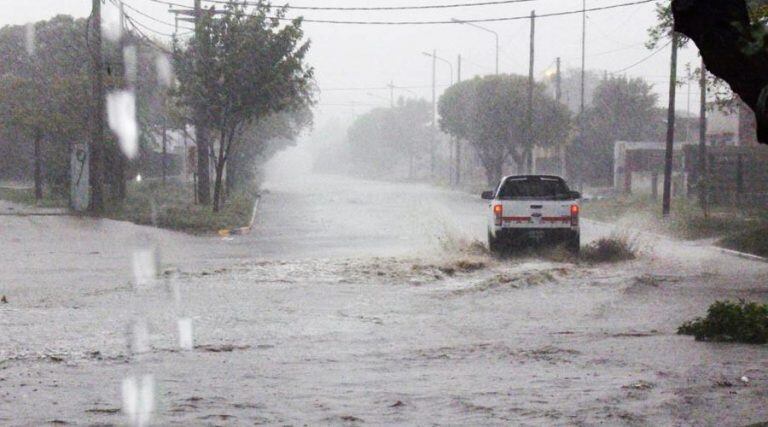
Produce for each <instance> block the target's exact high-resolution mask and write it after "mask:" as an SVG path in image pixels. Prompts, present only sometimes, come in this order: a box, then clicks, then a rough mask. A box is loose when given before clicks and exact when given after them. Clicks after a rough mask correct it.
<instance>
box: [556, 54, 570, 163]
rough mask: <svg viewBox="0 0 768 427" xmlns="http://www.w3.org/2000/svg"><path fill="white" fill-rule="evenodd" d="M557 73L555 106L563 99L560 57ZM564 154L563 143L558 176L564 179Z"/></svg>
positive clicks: (563, 143)
mask: <svg viewBox="0 0 768 427" xmlns="http://www.w3.org/2000/svg"><path fill="white" fill-rule="evenodd" d="M556 62H557V71H556V73H555V101H557V104H558V105H560V103H561V102H562V99H563V75H562V71H561V67H560V63H561V60H560V57H559V56H558V57H557V61H556ZM566 157H567V156H566V152H565V141H563V142H562V143H561V144H560V176H561V177H563V178H565V177H566V175H567V169H566V165H565V162H566Z"/></svg>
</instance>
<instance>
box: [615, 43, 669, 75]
mask: <svg viewBox="0 0 768 427" xmlns="http://www.w3.org/2000/svg"><path fill="white" fill-rule="evenodd" d="M671 43H672V42H671V41H669V42H667V43H666V44H664V46H662V47H660V48H658V49H656V50H655V51H653V52H652V53H651V54H650V55H648V56H646V57H645V58H643V59H641V60H639V61H637V62H635V63H634V64H632V65H630V66H628V67H624V68H622V69H621V70H617V71H614V72H612V73H611V74H619V73H623V72H625V71H627V70H629V69H631V68H635V67H637V66H638V65H640V64H642V63H643V62H645V61H647V60H649V59H651V58H653V57H654V56H656V54H657V53H659V52H661V51H662V50H664V49H666V48H667V46H669V45H670V44H671Z"/></svg>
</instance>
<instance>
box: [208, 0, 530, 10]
mask: <svg viewBox="0 0 768 427" xmlns="http://www.w3.org/2000/svg"><path fill="white" fill-rule="evenodd" d="M203 1H205V2H207V3H216V4H229V2H228V1H225V0H203ZM532 1H535V0H495V1H484V2H478V3H453V4H436V5H424V6H373V7H370V6H369V7H343V6H342V7H330V6H292V5H285V6H270V5H264V4H260V3H255V2H251V1H246V2H244V4H245V5H247V6H267V7H268V8H270V9H283V8H285V9H293V10H336V11H374V10H379V11H382V10H425V9H452V8H458V7H476V6H492V5H500V4H513V3H528V2H532Z"/></svg>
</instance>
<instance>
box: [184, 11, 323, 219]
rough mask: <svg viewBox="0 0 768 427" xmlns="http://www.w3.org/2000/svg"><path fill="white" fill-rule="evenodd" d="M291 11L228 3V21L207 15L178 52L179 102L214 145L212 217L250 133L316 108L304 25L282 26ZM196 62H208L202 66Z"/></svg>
mask: <svg viewBox="0 0 768 427" xmlns="http://www.w3.org/2000/svg"><path fill="white" fill-rule="evenodd" d="M285 13H286V8H281V9H274V8H273V7H272V6H271V5H269V4H266V3H261V2H260V3H258V4H257V5H255V6H254V7H252V8H251V9H248V10H246V8H245V6H244V5H242V4H241V3H240V2H238V1H236V0H230V2H229V3H228V4H227V5H226V6H225V13H222V14H218V15H215V14H213V13H204V14H203V17H202V18H201V23H200V27H201V30H200V31H199V32H198V33H197V34H196V36H195V37H194V38H193V39H192V40H191V42H190V43H189V45H188V46H187V47H186V48H177V49H176V51H175V55H174V56H175V60H176V61H175V62H176V70H177V72H178V77H179V81H180V86H179V94H180V95H181V98H182V101H183V102H184V103H185V104H186V105H187V106H190V107H193V108H191V109H192V110H196V109H197V110H199V111H205V112H206V114H205V117H204V122H205V123H206V128H207V129H210V131H211V133H212V136H213V137H215V138H216V145H215V146H214V147H212V148H214V149H213V150H212V151H213V153H212V158H213V160H214V165H215V171H216V178H215V182H214V196H213V210H214V212H218V211H219V209H220V207H221V202H222V195H223V191H222V190H223V178H224V171H225V168H226V165H227V162H228V160H229V159H230V155H231V153H232V152H233V149H234V147H235V146H236V145H237V144H238V143H240V142H242V139H241V138H238V136H239V135H241V134H242V131H243V129H244V127H246V126H248V125H250V124H252V123H254V122H255V121H258V120H259V119H261V118H264V117H267V116H268V115H270V114H272V113H276V112H281V111H285V110H289V109H300V108H302V107H304V106H307V105H310V104H311V103H312V93H313V85H312V83H313V81H312V78H313V69H312V68H311V67H309V66H308V65H307V64H306V62H305V57H306V54H307V52H308V50H309V42H308V41H304V33H303V31H302V29H301V18H297V19H295V20H293V21H292V22H290V23H289V24H287V25H283V24H282V23H281V21H280V20H279V19H278V18H282V17H283V16H285ZM198 58H202V59H201V60H198Z"/></svg>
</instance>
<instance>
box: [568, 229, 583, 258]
mask: <svg viewBox="0 0 768 427" xmlns="http://www.w3.org/2000/svg"><path fill="white" fill-rule="evenodd" d="M565 247H566V248H567V249H568V251H569V252H570V253H572V254H574V255H578V253H579V251H580V250H581V233H579V232H578V231H576V232H574V233H572V234H571V236H570V237H569V238H568V241H567V242H566V244H565Z"/></svg>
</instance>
